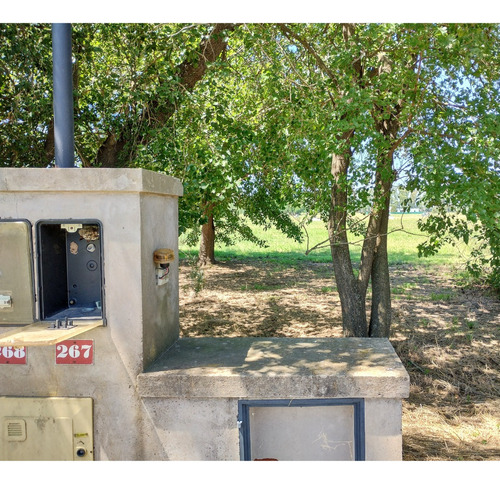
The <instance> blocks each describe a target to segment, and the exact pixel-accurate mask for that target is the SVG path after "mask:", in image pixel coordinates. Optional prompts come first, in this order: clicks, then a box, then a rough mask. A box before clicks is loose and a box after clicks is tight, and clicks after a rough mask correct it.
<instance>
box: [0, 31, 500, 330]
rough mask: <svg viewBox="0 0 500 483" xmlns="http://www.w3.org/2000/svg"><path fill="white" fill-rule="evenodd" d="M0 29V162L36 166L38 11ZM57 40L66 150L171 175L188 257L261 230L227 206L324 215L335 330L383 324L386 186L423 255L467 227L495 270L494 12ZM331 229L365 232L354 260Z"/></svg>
mask: <svg viewBox="0 0 500 483" xmlns="http://www.w3.org/2000/svg"><path fill="white" fill-rule="evenodd" d="M1 29H2V30H1V32H2V37H1V38H0V42H1V44H0V61H1V64H0V65H1V67H2V69H3V72H4V73H5V74H6V75H5V76H4V77H3V78H2V84H1V89H2V90H1V92H2V104H1V111H0V116H1V117H0V125H1V127H2V131H1V134H0V135H1V137H2V148H1V149H2V162H3V163H4V164H5V165H13V166H16V165H18V166H19V165H33V166H34V165H47V164H48V163H50V161H51V159H52V157H53V153H52V149H51V147H52V140H51V129H52V127H51V114H50V109H49V104H50V103H49V100H50V97H51V96H50V73H49V71H48V67H49V65H50V62H49V53H50V45H49V35H48V34H47V32H48V26H24V27H21V26H11V25H3V26H1ZM73 38H74V47H73V51H74V56H75V59H76V62H75V69H74V79H75V86H76V87H77V89H76V97H75V119H76V124H75V141H76V149H77V153H78V159H79V162H80V163H81V164H82V165H83V166H99V165H100V166H142V167H145V168H148V169H155V170H159V171H163V172H166V173H168V174H172V175H174V176H177V177H179V178H181V179H182V180H183V182H184V184H185V187H186V196H185V197H184V198H183V200H182V202H181V203H182V204H183V205H181V223H182V225H183V226H184V227H195V228H198V227H199V226H200V225H202V226H203V233H204V235H205V238H204V240H205V243H204V244H203V245H202V248H204V247H206V250H202V251H201V252H200V256H201V258H202V260H203V259H205V260H213V259H214V250H213V248H214V241H215V236H216V235H217V237H218V238H219V239H222V240H231V239H233V240H234V236H233V235H234V234H235V233H236V235H237V236H243V237H247V238H250V239H254V241H256V242H261V243H262V242H263V241H262V240H260V241H259V240H256V239H255V237H253V234H252V233H251V230H250V229H249V226H248V224H246V222H245V220H244V219H242V217H241V214H242V213H245V214H246V215H247V217H248V218H250V219H251V220H252V221H256V222H258V223H262V224H265V225H269V224H275V225H276V226H278V227H280V228H281V229H283V230H284V231H285V232H287V233H288V234H289V235H290V236H299V235H300V233H299V231H298V228H297V226H295V225H294V224H293V223H292V222H291V221H290V219H289V218H288V217H287V216H286V209H287V208H288V207H290V206H303V207H306V208H307V209H308V211H309V213H311V214H313V213H319V214H320V215H321V216H322V218H323V219H324V221H325V223H327V225H328V231H329V240H328V243H329V244H330V247H331V253H332V260H333V267H334V273H335V278H336V282H337V288H338V290H339V295H340V299H341V304H342V314H343V324H344V334H345V335H347V336H361V337H365V336H375V337H387V336H388V335H389V333H390V322H391V317H390V314H391V305H390V303H391V300H390V279H389V269H388V253H387V236H388V233H387V226H388V216H389V208H390V199H391V193H392V191H393V190H394V187H395V186H397V187H398V189H405V190H408V192H415V191H418V192H419V193H420V195H421V196H422V201H423V202H424V203H425V204H426V206H427V207H429V208H430V209H432V210H433V212H432V214H431V216H429V217H428V218H427V219H426V220H424V221H423V222H422V225H421V227H422V229H425V230H426V231H428V233H429V234H430V237H429V240H428V242H427V243H425V244H423V245H422V248H421V250H422V253H423V254H428V253H432V252H433V251H435V250H436V249H437V248H438V247H439V245H440V244H441V243H442V242H443V241H444V240H447V239H448V237H452V238H453V237H455V238H456V237H459V238H461V239H463V240H465V241H467V240H468V239H469V238H471V233H472V232H473V233H474V236H476V237H478V239H479V240H480V242H482V243H483V245H488V249H489V253H487V254H486V256H484V250H482V251H481V252H480V253H481V258H479V259H478V263H479V264H480V263H488V264H489V266H490V267H491V275H492V280H493V281H495V280H496V283H497V284H498V283H500V282H499V281H500V275H499V267H500V262H499V261H500V253H499V246H500V243H499V241H500V227H499V225H498V219H499V213H500V202H499V196H498V193H499V191H500V190H499V177H498V174H499V167H498V159H499V157H498V155H499V152H498V150H499V147H498V141H497V140H498V134H499V127H498V114H499V113H498V105H499V103H498V101H499V87H500V86H499V81H498V79H499V78H500V76H499V73H500V72H499V65H498V61H497V59H498V57H499V53H500V52H499V50H500V49H499V27H498V26H497V25H466V24H460V25H435V24H415V25H414V24H397V25H393V24H360V25H353V24H292V25H267V24H259V25H242V26H238V27H237V28H235V26H233V25H227V24H216V25H213V26H212V25H128V24H127V25H123V24H113V25H96V24H85V25H76V26H74V37H73ZM360 213H367V215H366V217H365V218H360V216H359V214H360ZM348 231H355V232H356V233H363V234H364V242H363V247H362V255H361V260H360V263H359V265H356V264H355V263H354V262H353V260H352V258H351V256H350V250H349V236H348ZM252 237H253V238H252ZM478 253H479V252H478ZM479 266H480V265H478V264H475V265H473V266H472V268H474V269H476V270H478V267H479ZM370 284H371V288H372V296H371V307H370V310H369V311H368V314H367V310H366V299H367V293H368V288H369V286H370Z"/></svg>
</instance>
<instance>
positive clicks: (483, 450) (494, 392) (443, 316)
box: [180, 260, 500, 461]
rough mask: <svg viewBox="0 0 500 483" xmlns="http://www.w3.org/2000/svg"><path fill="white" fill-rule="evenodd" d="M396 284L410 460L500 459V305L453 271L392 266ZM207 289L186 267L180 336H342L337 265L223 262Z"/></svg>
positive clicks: (396, 339)
mask: <svg viewBox="0 0 500 483" xmlns="http://www.w3.org/2000/svg"><path fill="white" fill-rule="evenodd" d="M391 282H392V293H393V300H392V311H393V325H392V331H391V337H390V340H391V343H392V344H393V346H394V348H395V350H396V352H397V353H398V355H399V356H400V358H401V360H402V361H403V363H404V365H405V367H406V369H407V371H408V373H409V374H410V381H411V387H410V397H409V398H408V399H407V400H404V402H403V459H404V460H417V461H425V460H453V461H456V460H469V461H470V460H473V461H478V460H500V397H499V396H500V372H499V367H500V352H499V342H498V339H499V337H498V336H499V335H500V299H499V298H498V296H495V295H494V294H491V293H488V292H487V291H485V290H484V289H481V288H470V287H468V288H464V287H460V286H458V285H457V283H456V277H454V276H453V274H452V273H451V272H450V269H449V268H445V267H443V268H436V267H432V268H425V267H415V266H408V265H407V266H396V267H392V268H391ZM203 285H204V286H203V289H202V290H201V291H200V292H198V293H196V291H195V290H194V282H193V272H192V271H191V267H189V266H188V265H187V263H186V262H181V270H180V324H181V336H182V337H209V336H210V337H341V336H342V321H341V313H340V301H339V298H338V295H337V292H336V290H335V282H334V279H333V272H332V268H331V265H330V264H325V263H310V262H304V263H300V262H298V263H297V265H296V266H295V267H293V268H290V267H283V266H281V265H279V264H273V263H269V262H268V261H266V260H262V261H259V262H255V261H252V262H251V263H250V262H245V261H231V262H221V263H218V264H216V265H213V266H210V267H208V268H205V269H204V270H203ZM368 303H369V300H368Z"/></svg>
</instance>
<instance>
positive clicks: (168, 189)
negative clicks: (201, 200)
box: [0, 168, 183, 196]
mask: <svg viewBox="0 0 500 483" xmlns="http://www.w3.org/2000/svg"><path fill="white" fill-rule="evenodd" d="M75 172H77V173H78V175H77V176H75ZM0 191H9V192H16V191H22V192H30V191H36V192H68V191H69V192H76V191H84V192H87V191H89V192H96V191H101V192H137V193H152V194H159V195H169V196H182V194H183V187H182V183H181V182H180V181H179V180H178V179H177V178H173V177H172V176H167V175H165V174H162V173H157V172H155V171H148V170H145V169H139V168H0Z"/></svg>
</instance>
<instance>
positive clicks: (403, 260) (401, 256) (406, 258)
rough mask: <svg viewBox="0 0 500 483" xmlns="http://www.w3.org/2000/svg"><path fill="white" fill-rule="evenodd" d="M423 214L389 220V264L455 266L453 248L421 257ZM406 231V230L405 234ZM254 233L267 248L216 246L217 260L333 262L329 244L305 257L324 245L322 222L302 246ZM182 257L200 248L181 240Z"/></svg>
mask: <svg viewBox="0 0 500 483" xmlns="http://www.w3.org/2000/svg"><path fill="white" fill-rule="evenodd" d="M420 217H421V215H404V217H401V215H394V216H391V219H390V221H389V235H388V247H389V264H390V265H403V264H419V265H420V266H422V265H423V266H435V265H444V264H455V263H458V262H460V261H461V258H460V254H459V253H458V250H457V249H456V248H454V247H452V246H446V247H443V248H442V249H441V250H440V252H439V253H438V254H437V255H435V256H433V257H428V258H419V257H418V249H417V245H418V244H420V243H422V241H424V240H425V238H423V237H422V236H421V232H420V231H419V229H418V227H417V221H418V219H419V218H420ZM403 230H404V231H403ZM254 233H255V235H256V236H257V237H259V238H261V239H263V240H265V241H266V243H267V245H268V247H267V248H261V247H258V246H256V245H254V244H253V243H250V242H247V241H237V242H236V243H235V244H234V245H229V246H227V245H217V244H216V247H215V256H216V258H217V259H218V260H221V261H223V260H231V259H235V258H237V259H249V258H250V259H263V260H269V261H272V262H274V263H278V264H282V265H292V264H294V263H295V262H297V261H311V262H323V263H329V262H331V255H330V248H329V246H328V242H326V243H325V244H324V247H323V248H319V249H316V250H314V251H312V252H311V253H309V255H306V254H305V253H306V251H307V249H308V248H312V247H313V246H315V245H317V244H319V243H322V242H325V241H327V239H328V233H327V230H326V227H325V225H324V224H323V223H322V222H321V221H313V222H312V223H310V224H309V225H308V226H307V235H308V238H307V237H306V236H304V241H303V242H302V243H297V242H295V241H293V240H291V239H288V238H287V237H286V236H285V235H283V234H282V233H281V232H279V231H278V230H275V229H269V230H264V229H263V228H262V227H259V226H255V227H254ZM349 239H350V240H352V244H351V245H350V250H351V254H352V258H353V261H354V262H355V263H356V262H358V261H359V258H360V253H361V245H362V241H361V239H360V238H359V237H358V238H357V239H356V238H354V237H352V236H351V237H350V238H349ZM179 243H180V245H179V249H180V252H181V253H180V256H181V258H183V257H184V256H185V254H188V255H196V254H197V251H198V249H197V247H188V246H187V245H186V243H185V241H184V238H183V237H181V238H180V240H179Z"/></svg>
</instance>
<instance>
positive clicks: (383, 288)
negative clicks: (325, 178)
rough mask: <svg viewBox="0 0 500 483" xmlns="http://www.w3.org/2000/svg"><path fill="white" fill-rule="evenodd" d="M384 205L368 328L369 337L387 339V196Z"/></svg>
mask: <svg viewBox="0 0 500 483" xmlns="http://www.w3.org/2000/svg"><path fill="white" fill-rule="evenodd" d="M385 205H386V206H385V209H384V211H383V213H382V220H381V225H380V232H379V235H378V237H377V244H376V248H375V256H374V259H373V265H372V273H371V278H372V306H371V315H370V327H369V336H370V337H389V333H390V329H391V283H390V278H389V258H388V255H387V230H388V225H389V211H390V210H389V207H390V195H389V196H387V199H386V201H385Z"/></svg>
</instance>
